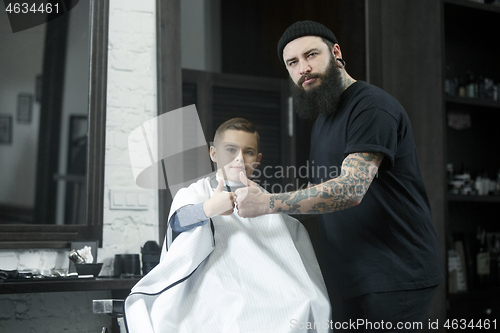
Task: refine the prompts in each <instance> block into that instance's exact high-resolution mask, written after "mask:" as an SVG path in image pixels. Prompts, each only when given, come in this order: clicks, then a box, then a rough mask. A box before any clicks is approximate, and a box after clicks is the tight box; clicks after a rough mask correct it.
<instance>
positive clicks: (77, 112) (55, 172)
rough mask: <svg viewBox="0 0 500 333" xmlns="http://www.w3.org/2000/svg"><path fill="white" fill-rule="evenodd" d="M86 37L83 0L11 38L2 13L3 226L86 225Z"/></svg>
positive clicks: (0, 208) (0, 183) (0, 206)
mask: <svg viewBox="0 0 500 333" xmlns="http://www.w3.org/2000/svg"><path fill="white" fill-rule="evenodd" d="M89 33H90V6H89V1H79V2H78V4H77V5H76V6H75V7H74V8H73V9H72V10H71V11H70V12H69V13H67V14H66V15H62V16H60V17H59V18H57V19H55V20H53V21H50V22H48V23H45V24H42V25H39V26H36V27H33V28H30V29H27V30H23V31H20V32H17V33H13V32H12V29H11V27H10V25H9V20H8V18H7V14H6V12H5V11H0V45H1V47H0V121H1V124H4V123H5V124H6V125H0V223H1V224H60V225H63V224H85V223H86V222H85V221H86V216H85V211H86V207H85V206H86V165H87V154H88V152H87V150H88V148H87V143H88V134H87V127H88V124H87V123H88V109H89V101H88V98H89V68H90V61H89V59H90V56H89V51H90V50H89ZM4 119H5V121H2V120H4ZM5 133H7V134H9V136H7V135H6V134H5ZM4 137H5V138H8V139H5V140H4V139H2V138H4Z"/></svg>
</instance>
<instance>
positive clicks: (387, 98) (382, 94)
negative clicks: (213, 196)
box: [354, 81, 406, 119]
mask: <svg viewBox="0 0 500 333" xmlns="http://www.w3.org/2000/svg"><path fill="white" fill-rule="evenodd" d="M355 84H356V85H357V87H356V94H355V95H356V98H355V101H354V103H355V107H354V111H357V112H363V111H366V110H371V109H378V110H380V111H385V112H387V113H389V114H390V115H392V116H393V117H395V118H397V119H399V118H400V116H401V115H402V114H406V112H405V110H404V108H403V106H402V105H401V104H400V103H399V101H398V100H397V99H396V98H394V96H392V95H391V94H389V93H388V92H386V91H385V90H383V89H381V88H379V87H377V86H375V85H373V84H370V83H368V82H364V81H357V82H356V83H355Z"/></svg>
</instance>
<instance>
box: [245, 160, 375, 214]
mask: <svg viewBox="0 0 500 333" xmlns="http://www.w3.org/2000/svg"><path fill="white" fill-rule="evenodd" d="M383 158H384V155H383V154H382V153H353V154H349V155H348V156H347V157H346V158H345V159H344V161H343V162H342V173H341V175H340V176H339V177H337V178H334V179H331V180H329V181H326V182H324V183H322V184H319V185H315V186H312V187H309V188H306V189H304V190H299V191H295V192H288V193H280V194H264V193H260V194H258V193H257V192H254V191H253V190H252V187H248V193H243V191H241V190H245V189H238V190H237V191H236V196H237V198H236V202H237V204H238V214H239V215H240V216H243V217H253V216H259V215H263V214H273V213H286V214H322V213H329V212H334V211H337V210H342V209H346V208H349V207H352V206H356V205H357V204H359V203H360V202H361V200H362V199H363V196H364V195H365V194H366V192H367V191H368V188H369V187H370V184H371V183H372V181H373V179H374V177H375V176H376V174H377V171H378V168H379V167H380V163H381V162H382V159H383Z"/></svg>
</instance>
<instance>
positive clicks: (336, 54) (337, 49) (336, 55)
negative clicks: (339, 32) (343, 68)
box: [332, 44, 342, 59]
mask: <svg viewBox="0 0 500 333" xmlns="http://www.w3.org/2000/svg"><path fill="white" fill-rule="evenodd" d="M332 55H333V58H335V59H336V58H342V51H340V45H339V44H335V45H333V46H332Z"/></svg>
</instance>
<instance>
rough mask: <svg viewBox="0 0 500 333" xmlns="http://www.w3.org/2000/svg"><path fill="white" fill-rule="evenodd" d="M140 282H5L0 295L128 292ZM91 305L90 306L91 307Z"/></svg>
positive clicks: (86, 280) (99, 280)
mask: <svg viewBox="0 0 500 333" xmlns="http://www.w3.org/2000/svg"><path fill="white" fill-rule="evenodd" d="M138 281H139V279H137V278H131V279H118V278H109V279H108V278H85V279H67V280H64V279H58V280H54V281H29V282H4V283H0V294H25V293H50V292H67V291H94V290H122V289H125V290H128V291H130V289H131V288H132V287H133V286H134V285H135V284H136V283H137V282H138ZM90 306H91V305H90V304H89V307H90Z"/></svg>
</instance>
